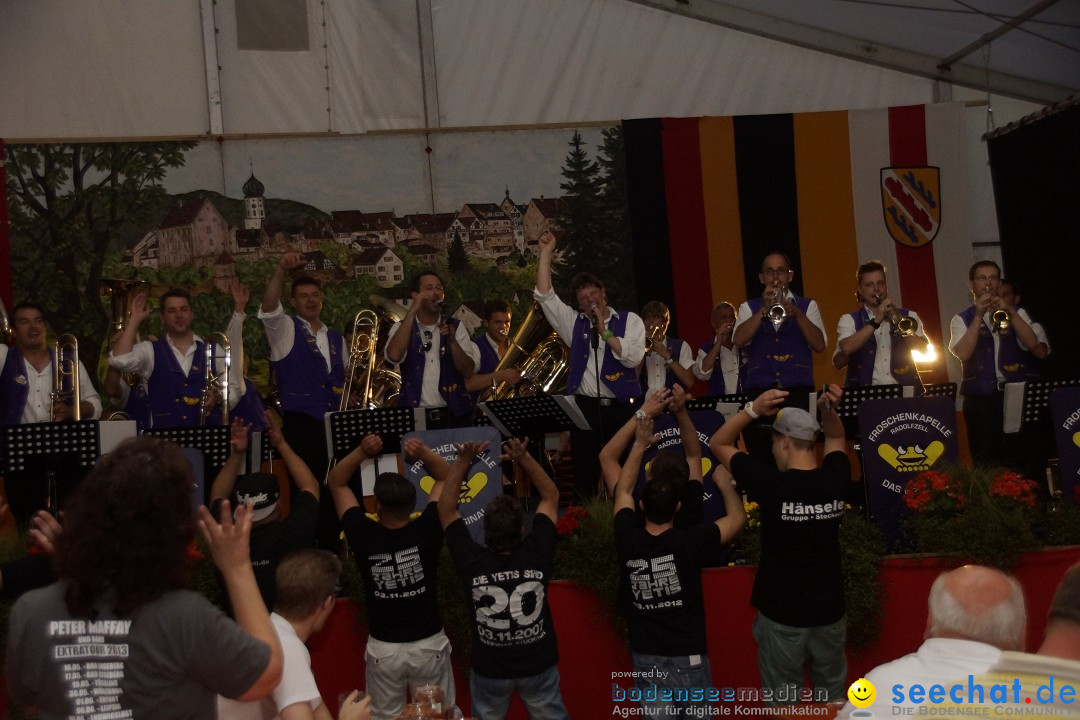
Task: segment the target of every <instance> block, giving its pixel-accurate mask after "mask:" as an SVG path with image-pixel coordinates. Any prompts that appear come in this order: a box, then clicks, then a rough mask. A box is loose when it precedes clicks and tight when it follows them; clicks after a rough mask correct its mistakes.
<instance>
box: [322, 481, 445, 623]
mask: <svg viewBox="0 0 1080 720" xmlns="http://www.w3.org/2000/svg"><path fill="white" fill-rule="evenodd" d="M341 526H342V528H344V530H345V538H346V539H347V540H348V541H349V547H351V548H352V550H353V552H354V553H355V554H356V560H357V565H359V566H360V573H361V575H363V578H364V597H365V598H366V601H367V610H368V625H369V631H370V633H371V637H373V638H375V639H376V640H382V641H383V642H392V643H402V642H415V641H416V640H423V639H424V638H426V637H431V636H432V635H434V634H435V633H437V632H439V631H440V630H442V620H440V619H439V603H438V599H439V598H438V572H439V551H440V550H441V549H442V537H443V534H442V526H441V524H440V523H439V515H438V510H437V509H436V505H435V503H433V502H429V503H428V504H427V507H426V508H424V511H423V512H422V513H420V517H418V518H416V519H415V520H413V521H411V522H409V523H408V524H407V525H405V526H404V527H400V528H395V529H393V530H391V529H390V528H387V527H384V526H382V525H380V524H379V523H377V522H375V521H374V520H372V519H371V518H369V517H368V516H367V515H366V514H365V513H364V509H363V508H361V507H359V506H357V507H352V508H349V509H348V510H346V511H345V514H344V515H343V516H342V518H341Z"/></svg>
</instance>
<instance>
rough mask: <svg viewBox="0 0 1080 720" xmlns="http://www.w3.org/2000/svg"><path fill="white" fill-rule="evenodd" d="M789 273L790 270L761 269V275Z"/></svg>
mask: <svg viewBox="0 0 1080 720" xmlns="http://www.w3.org/2000/svg"><path fill="white" fill-rule="evenodd" d="M789 272H791V269H790V268H762V270H761V274H762V275H787V274H788V273H789Z"/></svg>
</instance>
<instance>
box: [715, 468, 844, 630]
mask: <svg viewBox="0 0 1080 720" xmlns="http://www.w3.org/2000/svg"><path fill="white" fill-rule="evenodd" d="M731 473H732V475H734V476H735V482H736V483H738V486H739V490H740V491H742V492H745V493H746V494H747V496H748V497H749V498H750V500H752V501H754V502H757V503H758V506H759V511H760V513H761V564H760V565H759V566H758V571H757V576H756V577H755V579H754V590H753V593H752V594H751V596H750V603H751V604H752V605H753V606H754V607H756V608H757V609H758V610H760V611H761V612H762V613H764V614H765V616H766V617H768V618H769V619H770V620H773V621H774V622H778V623H781V624H783V625H791V626H792V627H815V626H818V625H828V624H829V623H834V622H836V621H838V620H840V619H841V618H842V617H844V575H843V570H842V568H841V564H840V560H841V556H840V521H841V520H842V519H843V516H844V503H845V501H846V500H847V496H848V488H849V486H850V484H851V464H850V463H849V461H848V458H847V455H846V454H845V453H843V452H831V453H828V454H827V455H826V456H825V457H824V459H823V460H822V463H821V467H820V468H818V469H814V470H788V471H786V472H780V471H779V470H776V469H774V468H770V467H768V466H766V465H763V464H761V463H759V462H757V461H755V460H753V459H752V458H751V457H750V456H749V455H747V454H746V453H736V454H735V455H734V456H733V457H732V458H731Z"/></svg>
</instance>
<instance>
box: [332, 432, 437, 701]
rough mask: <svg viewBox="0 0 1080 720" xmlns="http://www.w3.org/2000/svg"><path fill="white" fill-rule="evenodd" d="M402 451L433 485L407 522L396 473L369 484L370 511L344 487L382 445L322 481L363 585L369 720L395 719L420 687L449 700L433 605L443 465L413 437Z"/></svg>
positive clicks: (404, 491) (403, 486) (405, 498)
mask: <svg viewBox="0 0 1080 720" xmlns="http://www.w3.org/2000/svg"><path fill="white" fill-rule="evenodd" d="M404 449H405V453H406V455H408V456H409V457H412V458H415V460H416V461H417V462H420V463H423V465H424V467H425V468H426V469H427V471H428V472H429V473H431V476H432V478H433V479H434V481H435V482H434V484H433V485H432V486H431V491H430V492H429V494H428V503H427V506H426V507H425V508H424V511H423V512H421V513H420V516H419V517H417V518H416V519H415V520H414V519H412V517H411V516H412V512H413V508H414V507H416V487H415V486H414V485H413V484H412V483H411V482H409V481H408V480H407V479H406V478H405V477H403V476H402V475H401V474H399V473H396V472H384V473H380V474H379V476H378V477H377V478H376V479H375V512H376V514H377V516H378V519H377V520H372V519H371V518H370V517H368V515H367V514H365V512H364V508H363V507H361V505H360V503H359V501H358V500H357V497H356V494H355V493H353V491H352V489H351V488H350V487H349V481H350V480H351V479H352V478H353V476H354V475H355V474H356V472H357V471H358V470H359V469H360V466H361V464H362V463H363V462H364V461H365V460H368V459H370V458H374V457H377V456H378V455H379V453H380V452H381V451H382V439H381V438H379V437H378V436H377V435H367V436H366V437H364V439H363V440H362V441H361V442H360V444H359V445H358V446H357V447H356V448H355V449H353V451H352V452H350V453H349V454H348V455H346V456H345V457H344V458H342V459H341V460H340V461H338V463H337V465H335V466H334V469H333V470H331V471H330V476H329V477H328V478H327V486H328V487H329V489H330V495H331V497H332V498H333V500H334V506H335V507H336V508H337V512H338V515H339V516H340V518H341V526H342V528H343V529H344V530H345V538H346V540H348V542H349V547H350V548H351V549H352V551H353V553H354V554H355V556H356V562H357V565H358V566H359V568H360V575H361V577H363V579H364V597H365V604H366V606H367V610H368V628H369V633H370V634H369V636H368V644H367V650H366V651H365V653H364V662H365V666H366V679H365V682H366V688H367V692H368V693H369V694H370V695H371V699H372V705H371V711H372V715H373V717H375V718H376V720H389V718H393V717H396V716H398V715H400V714H401V709H402V707H403V706H404V704H405V694H406V692H409V693H415V692H416V689H417V688H418V687H420V686H422V685H438V686H439V687H440V688H442V691H443V698H444V702H445V704H446V706H447V707H451V706H453V704H454V701H455V691H454V673H453V668H452V666H451V664H450V641H449V640H448V639H447V637H446V632H445V631H444V630H443V624H442V620H441V618H440V614H439V605H438V599H439V598H438V573H439V553H440V551H441V550H442V543H443V531H442V525H440V523H439V515H438V511H437V509H436V504H435V503H436V501H437V500H438V499H439V496H440V495H441V493H442V488H443V483H444V481H445V479H446V475H447V473H448V472H449V470H450V466H449V465H448V464H447V462H446V461H445V460H443V459H442V458H441V457H439V455H438V454H437V453H435V452H434V451H432V450H431V448H429V447H427V446H426V445H425V444H424V443H423V442H422V441H421V440H420V439H418V438H415V437H413V438H410V439H409V440H407V441H406V443H405V447H404Z"/></svg>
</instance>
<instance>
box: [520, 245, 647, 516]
mask: <svg viewBox="0 0 1080 720" xmlns="http://www.w3.org/2000/svg"><path fill="white" fill-rule="evenodd" d="M539 244H540V258H539V262H538V263H537V267H536V289H535V290H534V291H533V297H534V298H535V299H536V300H539V301H540V307H541V308H542V309H543V311H544V317H545V318H547V321H548V322H549V323H551V327H553V328H554V329H555V331H556V332H557V333H558V334H559V337H560V338H562V341H563V342H564V343H566V345H567V346H568V347H569V348H570V373H569V376H568V377H567V380H566V393H567V394H568V395H573V396H574V399H575V401H576V402H577V405H578V407H579V408H580V409H581V412H582V414H583V415H584V416H585V419H586V420H588V421H589V426H590V428H592V429H590V430H572V431H571V432H570V444H571V447H572V452H573V458H574V478H575V483H574V490H575V492H576V493H577V494H578V496H579V497H582V498H589V497H592V496H593V495H595V494H596V489H597V485H598V481H599V478H600V467H599V463H598V461H597V456H598V455H599V453H600V448H601V447H603V445H604V443H606V442H607V441H608V439H609V438H610V437H611V435H612V434H613V433H614V432H615V431H616V430H618V429H619V428H620V427H622V425H623V423H625V422H626V420H627V418H629V417H630V416H631V415H632V414H633V412H634V406H633V403H634V401H635V400H636V399H637V398H639V397H641V382H640V380H639V378H638V367H639V366H640V365H641V362H642V360H643V359H644V358H645V324H644V323H643V322H642V320H641V318H640V317H638V316H637V315H635V314H634V313H632V312H626V311H624V312H621V313H620V312H618V311H616V310H615V309H614V308H612V307H609V306H608V304H607V293H606V292H605V290H604V284H603V283H602V282H600V280H599V279H598V278H597V277H595V276H594V275H591V274H589V273H579V274H578V275H575V276H574V278H573V279H572V280H571V281H570V292H571V294H572V295H573V296H574V302H575V304H576V306H577V309H576V310H575V309H574V308H572V307H570V306H569V305H567V304H566V303H564V302H563V301H562V300H561V299H560V298H559V296H558V295H556V294H555V290H554V289H553V288H552V285H551V263H552V261H553V259H554V254H555V235H554V234H552V232H551V231H550V230H549V231H547V232H545V233H544V234H543V235H541V236H540V240H539Z"/></svg>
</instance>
